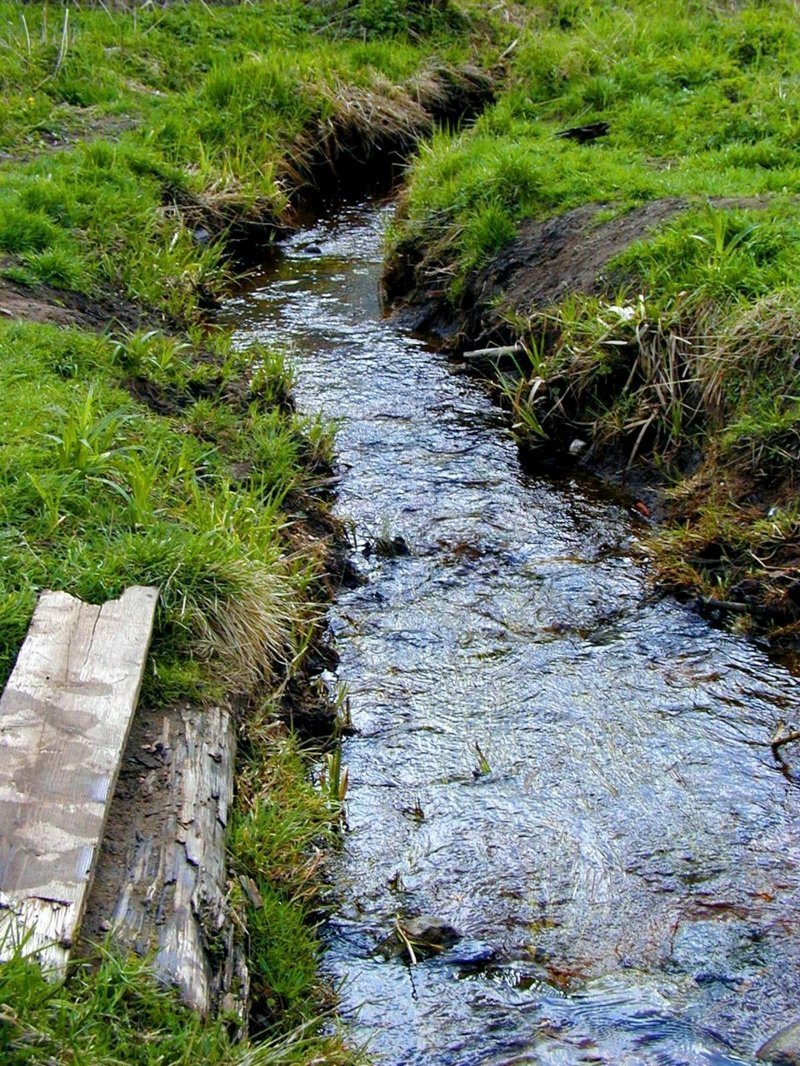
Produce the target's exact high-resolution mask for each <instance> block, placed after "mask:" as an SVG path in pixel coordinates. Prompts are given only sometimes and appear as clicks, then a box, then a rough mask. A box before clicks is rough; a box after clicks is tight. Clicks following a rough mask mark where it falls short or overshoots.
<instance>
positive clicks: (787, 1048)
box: [756, 1022, 800, 1066]
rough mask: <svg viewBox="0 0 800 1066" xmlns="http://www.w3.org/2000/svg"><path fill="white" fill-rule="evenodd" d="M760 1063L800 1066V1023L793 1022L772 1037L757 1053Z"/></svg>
mask: <svg viewBox="0 0 800 1066" xmlns="http://www.w3.org/2000/svg"><path fill="white" fill-rule="evenodd" d="M756 1058H757V1059H758V1060H759V1062H772V1063H776V1064H780V1066H800V1022H792V1024H791V1025H787V1026H786V1028H785V1029H781V1031H780V1032H779V1033H776V1034H775V1035H774V1036H771V1037H770V1038H769V1040H767V1042H766V1043H765V1044H762V1045H761V1047H760V1048H759V1049H758V1051H757V1052H756Z"/></svg>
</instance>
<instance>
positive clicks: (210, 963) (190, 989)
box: [84, 705, 247, 1014]
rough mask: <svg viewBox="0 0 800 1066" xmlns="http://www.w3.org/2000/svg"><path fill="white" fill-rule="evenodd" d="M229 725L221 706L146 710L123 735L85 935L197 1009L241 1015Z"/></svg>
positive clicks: (243, 990) (242, 974)
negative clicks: (143, 967) (135, 961)
mask: <svg viewBox="0 0 800 1066" xmlns="http://www.w3.org/2000/svg"><path fill="white" fill-rule="evenodd" d="M235 756H236V734H235V728H234V723H233V720H232V715H231V714H230V713H229V712H228V711H227V710H225V709H223V708H219V707H212V708H210V709H203V708H198V707H192V706H188V705H182V706H177V707H171V708H168V709H167V710H161V711H152V710H149V709H146V710H143V711H142V713H141V714H140V715H139V716H138V718H137V723H136V726H135V728H134V731H133V734H132V736H131V740H130V744H129V746H128V751H127V752H126V753H125V763H124V766H123V770H122V774H121V776H120V783H119V787H118V789H117V796H116V798H115V800H114V804H113V806H112V810H111V815H110V818H109V830H108V834H107V839H106V842H105V844H104V846H103V851H102V853H101V857H100V864H99V867H98V871H97V878H96V881H95V886H94V890H93V892H92V897H91V899H90V902H89V910H88V913H87V917H86V922H85V924H84V937H87V938H91V939H94V938H100V937H102V936H103V935H104V934H105V933H107V932H109V931H110V933H111V937H112V940H113V941H114V942H115V943H117V944H118V945H119V946H121V947H123V948H124V949H125V950H130V951H134V952H136V953H137V954H140V955H148V956H150V957H151V958H152V959H153V967H154V970H155V973H156V975H157V976H158V977H159V978H160V979H161V980H163V981H164V982H165V983H168V984H172V985H175V986H176V987H177V988H178V989H179V990H180V993H181V996H182V997H183V999H184V1001H185V1002H186V1003H187V1004H188V1005H189V1006H191V1007H193V1008H194V1009H195V1010H198V1011H200V1012H201V1013H203V1014H206V1013H208V1012H209V1011H210V1010H213V1009H215V1008H216V1007H218V1006H222V1007H223V1008H225V1009H227V1010H233V1011H236V1010H238V1011H240V1012H241V1013H243V1005H244V1003H245V1002H246V998H247V969H246V966H245V964H244V955H243V952H242V951H241V950H240V947H239V945H238V942H237V938H236V936H235V933H236V929H235V924H234V922H233V918H232V915H231V913H230V907H229V905H228V894H227V878H226V862H225V855H226V852H225V830H226V825H227V821H228V813H229V810H230V807H231V804H232V802H233V776H234V763H235Z"/></svg>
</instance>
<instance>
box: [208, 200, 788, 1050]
mask: <svg viewBox="0 0 800 1066" xmlns="http://www.w3.org/2000/svg"><path fill="white" fill-rule="evenodd" d="M387 211H388V209H386V208H382V207H376V206H374V205H372V206H370V205H367V206H365V207H359V208H345V209H343V210H342V211H341V212H340V213H339V214H338V215H336V216H335V217H333V218H331V219H329V220H327V221H325V222H323V223H321V224H319V225H318V226H316V227H314V228H313V229H311V230H307V231H305V232H303V233H301V234H299V235H297V236H296V237H294V238H292V239H291V240H290V241H288V242H287V244H286V245H285V250H284V254H283V256H282V258H281V261H280V262H279V264H278V265H277V267H276V268H275V269H274V271H271V272H270V274H269V275H264V276H263V277H262V278H261V279H260V280H259V281H258V284H257V285H256V287H255V288H253V290H252V291H250V292H249V293H247V294H246V295H243V296H239V297H237V298H236V299H233V300H231V301H230V303H229V305H228V307H227V310H226V316H225V317H226V319H227V321H228V322H232V323H234V324H235V325H236V328H237V331H238V337H239V339H240V340H241V341H242V342H245V341H247V340H251V339H253V338H256V339H259V340H262V341H265V342H266V343H274V342H275V341H280V342H282V343H287V344H290V345H291V346H292V349H293V352H294V358H295V363H296V368H297V374H298V387H297V396H298V402H299V403H300V405H301V407H302V408H303V409H305V410H307V411H309V412H314V411H317V410H322V411H323V412H324V413H325V414H327V415H329V416H332V417H334V418H337V419H341V420H342V421H341V428H340V431H339V437H338V441H339V456H340V462H341V472H342V474H343V478H342V482H341V487H340V495H339V501H338V505H337V510H338V513H339V514H340V515H341V516H342V517H345V518H347V519H348V520H352V522H353V524H354V528H355V531H356V535H357V539H358V545H359V550H358V551H357V553H356V562H357V565H358V567H359V569H360V570H361V572H362V573H363V575H364V577H365V578H366V583H365V584H364V585H362V586H361V587H358V588H356V589H354V590H352V591H344V592H343V593H342V594H341V595H340V597H339V599H338V602H337V603H336V604H335V605H334V606H333V608H332V611H331V625H332V627H333V629H334V631H335V634H336V640H337V648H338V651H339V654H340V656H341V663H340V667H339V676H340V679H341V680H342V681H344V682H345V683H346V684H347V686H348V688H349V692H350V697H351V704H352V716H353V724H354V726H355V727H356V728H357V730H358V732H357V734H356V735H355V736H353V737H352V738H350V739H348V740H347V742H346V745H345V761H346V762H347V764H348V766H349V771H350V790H349V794H348V804H347V819H348V826H349V831H348V833H347V836H346V841H345V846H344V849H343V852H342V854H341V856H340V858H339V859H338V860H337V862H336V866H335V871H334V879H335V883H334V892H335V898H336V901H337V905H336V913H335V915H334V917H333V919H332V921H331V922H330V925H329V928H328V932H327V957H326V967H327V970H328V971H329V973H330V974H331V975H332V976H333V977H334V978H335V979H336V980H337V981H339V980H341V981H342V982H343V986H342V992H341V997H342V1006H343V1012H344V1015H345V1017H346V1019H347V1022H348V1025H349V1026H350V1027H351V1029H352V1032H353V1036H354V1039H356V1040H360V1039H368V1040H369V1047H370V1051H371V1054H372V1056H373V1058H374V1059H375V1061H377V1062H379V1063H387V1064H393V1066H400V1064H402V1066H409V1064H420V1066H421V1064H423V1063H424V1064H426V1066H428V1064H437V1066H438V1064H441V1066H445V1064H447V1066H455V1064H457V1066H471V1064H476V1066H477V1064H479V1063H480V1064H511V1063H543V1064H556V1063H558V1064H562V1063H564V1064H571V1063H578V1062H595V1063H597V1062H601V1063H613V1064H614V1066H620V1064H627V1063H637V1064H638V1063H659V1064H677V1063H686V1064H694V1063H718V1064H722V1063H741V1062H752V1061H754V1058H753V1056H754V1049H756V1048H757V1047H758V1046H759V1044H760V1043H761V1042H762V1041H763V1040H764V1039H765V1038H766V1037H767V1036H769V1035H770V1034H771V1033H773V1032H774V1031H775V1030H776V1029H779V1028H781V1027H782V1026H783V1025H786V1024H787V1023H788V1022H790V1021H793V1020H794V1019H795V1018H797V1017H798V1015H800V997H799V995H798V994H799V993H800V943H799V941H798V926H797V916H798V913H800V910H799V908H800V892H799V891H798V885H799V884H800V877H799V869H798V858H799V857H800V839H799V837H800V826H799V823H798V817H797V814H798V809H799V808H800V792H798V788H797V786H796V785H795V784H794V783H793V782H792V781H791V780H789V779H787V777H785V776H783V775H782V774H781V773H780V772H779V771H778V770H777V769H776V767H775V766H774V764H773V761H772V756H771V753H770V749H769V747H765V746H764V742H765V741H767V740H768V739H769V737H770V735H771V733H772V731H773V729H774V726H775V723H776V721H777V719H778V718H788V719H790V718H791V716H792V713H793V710H794V708H796V706H797V696H798V690H797V683H796V682H795V681H794V680H793V679H792V678H791V677H790V676H789V675H788V674H786V673H784V672H782V671H781V670H780V669H779V668H777V667H775V666H772V665H771V664H770V663H769V662H768V661H767V660H766V658H765V657H764V656H763V654H761V653H760V652H759V651H758V650H757V649H755V648H754V647H753V646H751V645H750V644H748V643H747V642H745V641H742V640H739V639H737V638H734V637H732V636H728V635H725V634H723V633H720V632H717V631H714V630H712V629H710V628H709V627H708V626H707V625H706V623H704V622H703V621H702V620H701V619H699V618H698V617H696V616H695V615H693V614H692V613H690V612H689V611H688V610H686V609H684V608H683V607H681V606H680V605H678V604H676V603H673V602H669V601H666V602H659V603H651V602H648V601H647V599H646V592H647V590H646V585H645V580H644V575H643V572H642V569H641V567H640V565H639V564H638V563H637V562H635V561H634V560H633V559H632V558H631V554H630V551H629V548H630V543H631V538H632V535H633V534H632V529H631V526H630V524H629V521H628V518H627V516H626V514H625V513H624V511H623V510H621V509H620V508H619V507H617V506H616V505H614V504H613V503H610V502H609V501H608V500H606V499H604V498H602V497H601V496H600V495H598V494H597V493H596V492H594V493H593V491H592V490H591V489H590V488H587V487H586V486H585V485H582V484H580V483H577V482H575V481H572V480H570V479H566V480H562V481H559V482H552V481H549V480H546V479H543V478H535V477H533V478H532V477H526V476H525V475H523V474H522V473H521V471H520V468H519V464H518V461H517V455H516V449H515V446H514V444H513V442H512V441H511V440H510V439H509V437H508V434H507V432H506V429H505V425H504V420H503V417H502V415H501V414H500V413H499V412H498V411H497V410H496V409H494V408H493V407H492V405H491V404H490V402H489V401H488V400H487V398H486V397H485V395H484V394H483V392H482V391H481V389H480V387H478V386H477V385H476V384H475V383H474V382H473V381H472V380H470V379H469V378H466V377H464V376H459V375H457V374H454V373H453V371H452V368H451V367H450V365H449V364H448V362H447V360H446V359H445V358H444V357H443V356H440V355H438V354H437V353H434V352H431V351H430V350H429V349H427V348H426V347H425V346H424V345H423V344H422V343H421V342H420V341H418V340H416V339H414V338H412V337H409V336H406V335H405V334H404V333H402V332H401V331H400V330H399V329H398V328H397V326H396V325H395V324H394V323H393V322H392V321H391V320H390V319H386V318H384V317H382V315H381V310H380V307H379V303H378V296H377V284H378V278H379V274H380V242H381V232H382V228H383V225H384V223H385V220H386V216H387ZM386 536H389V537H394V536H402V537H403V538H405V541H406V542H407V543H408V546H409V548H410V554H408V555H406V556H401V557H397V558H382V557H376V555H375V554H374V553H371V554H369V555H368V556H367V555H364V554H363V550H362V549H363V548H364V547H365V546H366V544H367V543H368V542H374V541H375V540H376V538H380V537H386ZM476 742H477V744H478V745H479V747H480V749H481V751H482V752H483V753H484V754H485V757H486V762H487V763H488V767H489V769H488V772H486V771H487V767H486V765H484V766H483V771H484V772H480V771H481V766H480V765H479V755H478V752H477V751H476V748H475V744H476ZM397 915H401V916H414V915H432V916H435V917H436V919H438V920H440V921H442V922H445V923H447V924H448V925H450V926H452V927H453V928H454V929H456V930H458V932H459V934H460V938H459V939H457V940H456V941H455V942H454V943H451V944H450V945H449V946H447V947H446V948H445V950H443V951H442V952H441V953H438V954H436V955H434V956H432V957H429V958H424V959H420V960H419V961H418V962H417V964H416V965H411V964H410V962H409V960H408V959H407V958H406V959H404V958H403V957H402V956H400V955H397V954H394V955H393V954H392V953H391V952H381V951H380V950H379V947H380V945H381V943H382V942H383V941H384V940H385V938H386V937H387V936H388V935H389V934H390V933H391V931H392V929H393V926H394V922H395V919H396V916H397ZM387 955H388V956H389V957H387Z"/></svg>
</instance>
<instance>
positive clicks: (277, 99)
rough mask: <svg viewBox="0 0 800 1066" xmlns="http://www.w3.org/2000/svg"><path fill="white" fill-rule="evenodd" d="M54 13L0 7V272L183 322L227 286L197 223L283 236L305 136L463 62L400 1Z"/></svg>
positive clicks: (456, 38)
mask: <svg viewBox="0 0 800 1066" xmlns="http://www.w3.org/2000/svg"><path fill="white" fill-rule="evenodd" d="M340 9H341V10H340ZM384 9H385V10H384ZM62 16H63V12H62V11H61V10H59V9H56V10H53V9H52V8H51V7H49V6H48V5H46V4H45V5H42V4H28V5H26V6H25V7H24V8H20V6H19V5H18V4H16V3H9V2H2V3H0V91H2V93H3V97H4V101H5V104H6V106H5V107H4V111H3V115H2V116H0V151H5V152H6V153H9V154H10V155H11V156H12V158H16V159H17V160H19V162H18V163H17V165H14V166H8V165H6V166H0V261H3V260H6V261H4V262H3V264H2V267H0V269H3V270H5V271H6V272H9V271H11V272H12V276H14V277H23V278H26V279H28V280H29V281H31V282H35V281H45V282H48V283H50V284H56V285H59V286H61V287H65V288H70V289H74V290H78V291H84V292H88V291H90V290H96V289H97V288H98V286H103V287H107V288H112V289H113V290H115V291H120V292H122V293H123V294H124V295H125V296H126V297H128V298H129V299H132V300H134V301H136V302H138V303H140V304H145V305H147V306H148V307H152V308H154V309H156V310H158V311H161V312H162V313H163V314H165V315H168V316H172V317H180V318H187V317H191V316H192V315H194V314H196V312H197V305H198V296H199V294H201V293H202V294H204V295H205V297H206V298H208V297H210V296H211V297H213V296H214V295H217V294H219V293H220V291H221V290H222V288H223V287H224V284H225V281H226V277H225V272H224V270H221V269H220V249H219V247H217V246H215V245H212V246H205V247H202V248H201V247H199V246H198V245H197V244H196V243H195V241H194V240H193V239H192V233H193V230H194V229H195V227H196V226H199V225H203V226H204V227H206V228H208V227H211V229H212V230H213V231H214V232H215V233H216V232H218V231H221V230H224V229H225V228H227V227H228V226H230V225H231V224H233V223H235V222H237V221H240V220H242V219H246V220H248V221H252V222H256V223H259V224H262V225H263V224H264V223H276V222H278V221H279V220H281V219H282V218H283V217H284V215H285V212H286V210H287V207H288V205H289V201H290V199H291V194H292V176H293V174H294V170H295V168H296V167H297V165H298V163H299V162H301V160H300V159H299V153H300V149H299V147H298V144H299V141H300V139H301V136H302V135H305V134H308V133H309V132H310V131H313V130H317V129H323V128H326V124H327V123H329V122H330V120H331V118H332V116H334V115H335V114H336V113H337V112H338V111H339V110H340V109H341V108H342V106H345V105H347V104H348V102H350V101H352V99H353V95H354V94H358V93H361V94H362V95H363V94H375V96H376V98H381V97H385V96H386V95H387V93H388V94H389V97H390V98H391V99H392V100H394V101H395V102H397V101H398V100H400V99H401V95H398V86H399V85H401V84H402V83H406V82H410V81H412V80H413V78H414V77H415V76H419V75H420V74H421V73H422V72H423V71H424V69H425V68H426V66H429V65H430V63H431V61H432V60H436V61H437V62H440V61H451V62H459V61H463V60H465V59H466V58H468V56H469V52H470V43H469V36H468V34H466V33H465V32H463V24H464V21H463V20H461V19H449V18H447V17H446V16H445V14H444V13H435V12H434V13H431V12H428V13H427V14H425V13H424V12H422V13H420V12H419V11H417V10H416V5H415V4H414V3H413V2H411V0H409V2H408V3H407V4H406V5H394V4H392V5H388V6H387V5H383V6H381V4H380V3H378V2H376V0H372V2H365V3H362V4H361V5H357V6H356V7H355V8H349V7H345V6H344V5H338V6H337V5H326V4H319V3H310V2H302V0H282V2H281V3H263V4H254V5H250V4H247V5H241V6H236V7H212V6H209V5H203V4H201V3H200V2H199V0H197V2H196V3H194V4H192V5H189V6H185V5H175V6H173V7H168V8H167V9H162V8H160V7H158V6H146V7H144V8H143V9H142V10H140V11H134V12H128V13H122V12H114V13H113V14H111V13H109V11H107V10H104V9H103V7H100V8H95V9H92V8H84V7H81V8H79V9H78V10H73V11H70V14H69V19H68V21H67V24H66V29H65V24H64V22H63V21H62ZM343 20H344V21H343ZM420 20H421V21H420ZM415 27H416V29H415ZM345 31H347V32H345ZM423 31H424V33H425V37H424V39H423V40H422V42H421V43H420V40H419V37H420V34H421V33H422V32H423ZM356 37H357V38H358V39H354V38H356ZM413 96H414V93H413V90H412V91H411V94H410V95H409V96H408V97H407V102H406V106H408V107H412V106H413ZM368 135H369V130H368V128H366V126H365V129H364V136H365V138H366V137H368ZM53 141H56V142H58V143H59V144H67V145H71V148H70V150H69V151H58V152H54V151H52V150H50V148H51V145H52V142H53ZM264 232H266V234H267V236H268V230H267V231H263V230H262V234H263V233H264Z"/></svg>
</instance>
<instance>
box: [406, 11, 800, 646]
mask: <svg viewBox="0 0 800 1066" xmlns="http://www.w3.org/2000/svg"><path fill="white" fill-rule="evenodd" d="M514 12H515V17H516V19H517V22H518V26H517V34H516V36H517V44H516V47H515V49H514V50H513V51H512V53H511V55H510V57H509V60H508V63H509V72H508V81H507V84H506V87H505V89H504V91H503V93H502V94H501V96H500V97H499V98H498V100H497V101H496V103H495V105H494V106H493V107H491V108H489V109H487V111H486V112H484V114H483V115H482V116H481V118H480V119H479V120H478V121H477V122H476V123H475V125H474V127H473V128H471V129H469V130H465V131H462V132H460V133H456V134H444V133H443V134H441V135H439V136H437V137H436V138H435V139H434V142H433V143H432V145H431V146H430V147H428V148H426V149H424V150H423V151H422V153H421V155H420V158H419V160H418V161H417V162H416V164H415V166H414V169H413V172H412V175H411V182H410V187H409V189H408V191H407V194H406V196H405V200H404V209H403V213H402V217H401V220H400V223H399V225H398V227H397V229H396V232H395V233H394V235H393V248H392V263H391V267H390V271H389V274H388V283H389V287H390V290H391V291H392V292H393V294H395V295H397V294H401V295H405V296H408V295H409V294H411V295H412V298H413V299H414V300H415V301H417V302H425V301H427V302H428V303H429V304H432V305H435V306H436V312H435V314H433V315H432V316H431V317H434V318H435V317H436V315H438V317H439V320H440V321H441V320H443V319H448V318H449V320H450V321H451V322H455V323H457V324H459V325H460V326H462V327H463V329H464V330H465V333H462V336H461V338H460V343H462V345H466V346H475V343H474V342H478V343H481V344H490V343H507V342H509V341H511V340H521V341H522V342H524V346H525V350H526V354H525V355H524V356H521V357H520V358H519V359H518V361H517V366H516V367H512V368H510V369H509V370H508V372H507V373H504V374H503V375H501V376H502V378H503V380H502V389H503V391H504V393H505V395H506V398H507V400H508V401H509V402H510V403H511V404H512V406H513V408H514V411H515V414H516V424H517V429H518V431H519V433H520V434H521V436H522V437H523V438H525V439H526V441H527V446H528V448H529V450H530V451H533V452H536V453H538V454H539V455H541V454H548V455H552V454H553V452H562V453H563V452H564V451H565V450H566V448H567V447H568V445H569V444H570V442H571V441H572V440H573V439H575V438H576V437H577V438H582V439H583V440H585V441H586V442H587V444H588V445H589V446H590V447H589V450H588V452H587V453H586V458H585V460H584V461H588V462H590V463H594V464H595V465H598V466H600V467H601V468H603V469H604V470H606V471H609V470H613V471H616V472H617V474H618V475H621V476H622V477H627V478H631V477H634V476H635V477H637V478H638V479H639V481H640V482H641V478H642V476H643V475H644V476H645V478H646V479H649V480H650V482H651V483H653V484H658V485H660V486H661V487H662V488H663V489H664V490H665V492H664V494H663V495H662V502H663V506H664V509H665V516H666V522H665V524H664V525H663V526H662V528H661V529H660V531H659V532H658V533H657V534H656V535H654V536H653V538H652V539H651V544H652V546H653V549H654V558H655V560H656V565H657V570H658V576H659V577H660V579H661V580H662V581H663V582H665V583H666V584H667V585H668V586H671V587H673V588H676V589H680V590H684V591H687V592H688V591H692V592H696V591H700V592H701V593H703V594H704V595H706V596H708V597H710V598H711V599H712V600H714V601H719V603H721V604H722V605H721V606H719V605H718V606H716V607H715V608H714V609H715V610H717V611H718V613H720V614H721V615H722V616H723V617H725V618H726V620H727V621H729V622H731V624H735V625H736V626H738V627H745V628H747V627H751V626H752V627H755V628H761V629H763V628H766V629H768V630H769V631H770V632H771V633H772V634H773V636H774V637H775V638H776V640H778V641H785V642H788V643H790V644H791V643H795V644H796V642H797V639H798V622H799V621H800V577H799V575H798V564H799V563H800V543H799V535H800V515H799V514H798V509H797V499H796V497H797V485H796V471H797V469H798V460H800V364H798V359H797V334H798V325H800V320H799V319H798V307H800V302H799V301H800V289H798V287H797V278H796V270H795V264H796V261H797V249H798V241H800V210H798V204H797V194H798V192H800V153H798V150H797V143H796V140H797V138H796V131H797V128H798V121H799V120H800V112H798V99H797V94H796V92H795V87H796V83H797V79H798V75H800V66H799V65H798V58H797V57H798V48H797V45H798V41H799V40H800V22H798V17H797V10H796V6H795V5H794V4H792V3H788V2H787V3H775V4H769V5H764V4H759V3H737V4H723V3H715V2H712V0H709V2H703V3H700V2H689V0H685V2H681V3H676V4H672V5H670V6H669V9H666V8H665V7H664V6H663V5H658V4H655V3H652V2H650V0H630V2H627V3H619V2H613V0H608V2H586V3H564V2H555V0H554V2H552V3H536V2H530V3H526V4H524V5H516V7H515V8H514ZM553 219H559V220H560V222H545V220H553ZM559 270H561V274H559V273H558V271H559ZM548 271H549V272H550V274H551V275H553V274H554V275H555V276H554V277H553V278H551V280H552V282H553V283H552V284H550V283H548V281H547V276H548ZM526 272H527V280H526V279H525V278H524V277H523V276H524V275H525V273H526ZM559 282H560V283H561V288H560V290H559V287H558V283H559ZM726 605H727V606H726Z"/></svg>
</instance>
